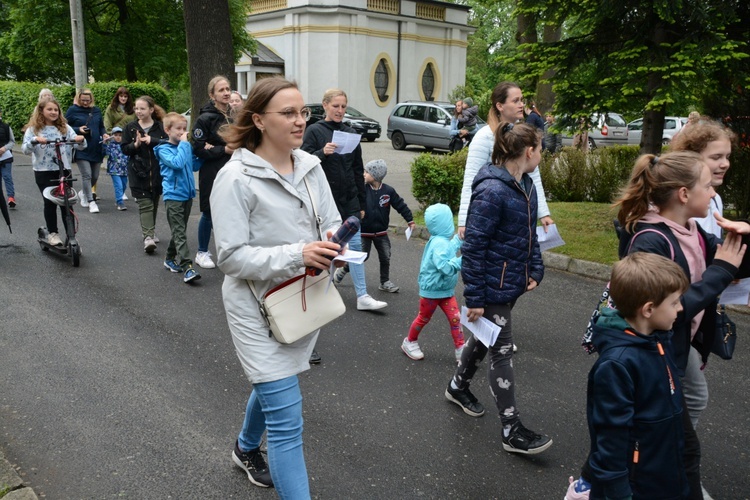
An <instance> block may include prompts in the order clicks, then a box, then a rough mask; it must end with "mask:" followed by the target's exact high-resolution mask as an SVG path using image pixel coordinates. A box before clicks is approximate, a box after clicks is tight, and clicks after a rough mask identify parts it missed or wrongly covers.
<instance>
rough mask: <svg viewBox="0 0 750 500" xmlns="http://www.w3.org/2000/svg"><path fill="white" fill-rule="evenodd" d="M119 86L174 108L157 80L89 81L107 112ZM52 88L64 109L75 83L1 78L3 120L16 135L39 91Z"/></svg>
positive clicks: (71, 102) (70, 98)
mask: <svg viewBox="0 0 750 500" xmlns="http://www.w3.org/2000/svg"><path fill="white" fill-rule="evenodd" d="M120 86H124V87H127V88H128V90H130V93H131V94H132V95H133V98H138V97H139V96H142V95H150V96H151V97H153V98H154V100H155V101H156V103H157V104H158V105H159V106H161V107H163V108H164V109H165V110H169V109H171V108H172V107H171V104H170V103H171V99H170V97H169V94H167V91H166V90H164V87H162V86H161V85H159V84H157V83H147V82H96V83H92V84H90V85H88V86H87V87H88V88H90V89H91V93H92V94H94V100H95V102H96V105H97V106H99V108H100V109H101V110H102V112H104V109H105V108H106V107H107V106H109V103H110V102H111V101H112V97H113V96H114V95H115V92H117V88H118V87H120ZM45 87H47V88H49V89H50V90H51V91H52V93H53V94H54V95H55V98H56V99H57V101H58V102H59V103H60V108H61V109H62V112H63V113H65V111H66V110H67V109H68V108H69V107H70V106H71V105H72V104H73V99H74V98H75V92H76V90H75V87H74V86H72V85H47V84H44V83H31V82H15V81H0V108H2V110H3V121H5V122H6V123H8V124H10V126H11V127H12V128H13V132H14V134H15V135H16V136H19V135H20V133H21V129H22V128H23V126H24V125H26V123H28V121H29V118H30V117H31V113H33V111H34V106H36V103H37V102H38V98H39V91H40V90H42V89H43V88H45Z"/></svg>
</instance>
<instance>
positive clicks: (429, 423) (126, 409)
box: [0, 141, 750, 499]
mask: <svg viewBox="0 0 750 500" xmlns="http://www.w3.org/2000/svg"><path fill="white" fill-rule="evenodd" d="M381 145H384V146H386V147H387V148H388V149H389V148H390V145H388V144H387V143H386V142H384V141H379V142H377V143H375V144H370V145H365V155H366V159H372V158H374V157H376V156H382V157H385V156H386V154H387V153H388V152H389V151H387V149H386V148H383V150H382V151H380V150H377V147H378V146H381ZM372 146H375V147H374V148H371V147H372ZM371 150H375V151H374V152H375V153H377V155H375V154H373V156H370V152H371ZM396 153H397V154H408V153H402V152H396ZM394 158H401V157H394ZM404 158H405V157H404ZM386 159H387V161H389V166H391V174H389V176H392V177H394V178H395V177H396V175H395V174H396V170H397V168H402V167H401V166H398V167H396V166H395V165H397V164H398V161H397V160H395V159H394V160H391V159H390V158H386ZM404 162H405V161H404ZM20 163H21V162H20V161H19V164H18V166H17V167H15V168H14V170H15V179H16V183H17V186H18V187H17V191H18V195H17V198H18V200H19V209H18V210H16V211H14V212H13V213H12V215H13V224H14V226H13V227H14V233H13V235H9V234H8V233H7V231H6V230H5V228H4V227H0V297H1V299H0V317H1V318H2V320H1V322H0V448H2V449H3V450H4V452H5V454H6V457H7V458H8V459H9V460H10V461H11V462H12V463H14V464H16V465H17V466H18V467H20V469H21V470H22V471H23V473H24V474H25V476H24V480H25V481H26V482H27V483H28V484H29V485H30V486H32V487H33V488H34V489H35V490H36V492H37V493H39V494H41V495H45V496H46V498H49V499H71V498H96V499H103V498H115V497H124V498H156V499H166V498H201V499H203V498H211V499H214V498H215V499H224V498H258V499H271V498H275V494H274V493H273V491H268V490H261V489H259V488H256V487H254V486H252V485H250V484H249V482H248V481H247V479H246V476H245V475H244V474H243V473H242V472H240V471H239V470H238V469H236V468H235V467H233V466H232V463H231V460H230V452H231V447H232V444H233V441H234V439H235V437H236V433H237V431H238V429H239V425H240V423H241V420H242V416H243V412H244V406H245V402H246V398H247V395H248V393H249V390H250V387H249V384H248V383H247V381H246V380H245V378H244V376H243V374H242V370H241V368H240V365H239V362H238V360H237V358H236V356H235V353H234V350H233V348H232V344H231V339H230V335H229V333H228V330H227V326H226V321H225V317H224V313H223V308H222V304H221V295H220V286H221V280H222V277H221V273H220V272H219V271H218V270H213V271H205V272H204V273H203V275H204V278H203V279H202V280H201V281H199V282H198V284H197V285H196V286H187V285H184V284H183V283H182V282H181V280H180V279H179V276H178V275H173V274H171V273H169V272H167V271H166V270H164V269H163V268H162V265H161V260H162V259H163V246H164V245H163V244H162V245H161V247H162V248H160V249H159V253H158V254H157V255H154V256H147V255H145V254H144V253H143V250H142V244H141V241H140V238H139V225H138V218H137V211H136V210H134V204H133V203H132V202H128V203H129V206H130V208H131V210H129V211H127V212H117V211H116V210H115V209H114V202H113V201H112V200H113V197H112V189H111V184H110V183H109V182H108V181H109V179H108V178H106V177H102V182H101V187H100V189H101V191H100V193H101V195H102V196H103V198H104V201H102V203H100V207H101V210H102V212H101V213H100V214H96V215H94V214H89V213H88V212H81V214H80V224H81V228H80V233H79V236H80V240H81V244H82V246H83V251H84V255H83V257H82V262H81V267H80V268H77V269H75V268H73V267H72V266H71V265H70V262H69V261H67V260H64V259H60V258H55V257H54V256H51V255H48V254H45V253H42V252H41V250H40V249H39V247H38V245H37V244H36V242H35V232H36V228H37V227H38V226H39V225H40V224H41V223H42V220H43V219H42V214H41V200H40V199H39V194H38V191H37V190H36V187H35V185H34V184H33V176H32V173H31V171H30V168H28V167H23V166H21V165H20ZM403 168H406V166H405V165H404V166H403ZM402 175H403V174H402ZM402 194H405V193H402ZM163 217H164V216H163V214H161V215H160V216H159V221H158V232H159V233H160V234H161V235H162V237H163V238H164V239H166V237H167V235H168V234H169V231H168V227H167V224H166V220H165V219H164V218H163ZM197 217H198V213H197V212H194V214H193V217H192V218H191V221H190V228H192V230H191V234H192V235H193V237H192V239H191V241H190V244H191V246H192V248H193V249H195V246H196V237H195V233H196V228H197ZM423 245H424V242H423V241H409V242H407V241H405V240H404V239H403V237H395V238H394V239H393V254H394V257H393V266H392V278H393V280H394V281H395V282H396V283H398V284H399V285H401V287H402V288H401V292H400V293H397V294H392V295H390V294H389V295H386V294H384V293H381V292H378V291H377V290H375V289H374V288H373V287H372V285H371V292H372V293H373V295H375V296H376V297H378V298H381V299H386V300H388V301H389V302H390V305H389V307H388V308H387V309H385V310H384V311H383V312H381V313H365V312H358V311H356V310H355V308H354V300H355V298H354V291H353V288H352V286H351V282H350V281H348V280H347V281H345V282H344V286H343V287H342V288H341V291H342V294H343V296H344V298H345V301H346V303H347V305H348V306H349V312H348V313H347V314H346V315H345V316H344V317H342V318H340V319H339V320H337V321H336V322H335V323H333V324H332V325H330V326H329V327H328V328H326V329H325V331H324V332H323V334H322V335H321V337H320V342H319V345H318V348H319V351H320V352H321V354H322V356H323V364H322V365H320V366H316V367H313V368H312V369H311V370H310V371H308V372H305V373H304V374H302V375H301V383H302V389H303V393H304V396H305V403H304V405H305V410H304V411H305V448H306V458H307V463H308V469H309V473H310V477H311V488H312V492H313V496H314V497H315V498H321V499H351V498H367V499H381V498H389V499H390V498H440V499H442V498H466V499H487V498H511V499H559V498H562V496H563V495H564V491H565V487H566V485H567V476H568V475H574V474H576V473H577V472H578V468H579V466H580V464H581V463H582V461H583V460H584V458H585V456H586V451H587V447H588V438H587V433H586V422H585V408H584V404H585V379H586V374H587V372H588V369H589V368H590V366H591V364H592V363H593V358H591V357H588V356H586V355H585V354H584V353H583V351H582V350H581V349H580V347H578V340H579V338H580V334H581V330H582V328H583V325H584V324H585V322H586V318H587V316H588V314H590V311H591V307H592V305H593V302H594V301H595V300H596V298H597V297H598V294H599V293H600V292H601V288H602V283H601V282H597V281H593V280H588V279H584V278H580V277H577V276H573V275H569V274H565V273H559V272H555V271H550V272H548V273H547V276H546V277H545V280H544V281H543V283H542V286H541V287H540V288H539V289H538V290H537V291H534V292H533V293H531V294H529V295H528V296H526V297H523V298H522V299H521V300H520V301H519V303H518V305H517V307H516V310H515V311H514V318H515V321H514V324H515V328H516V338H517V344H518V345H519V348H520V350H519V352H518V354H517V356H516V357H515V359H514V363H515V367H516V370H517V381H518V384H519V393H518V403H519V406H520V409H521V415H522V418H523V420H524V422H525V423H526V424H527V425H528V426H529V427H531V428H533V429H535V430H538V431H543V432H546V433H548V434H550V435H551V436H552V437H553V438H554V441H555V443H554V445H553V446H552V447H551V448H550V449H549V450H548V451H547V452H545V453H543V454H541V455H538V456H536V457H535V458H523V457H519V456H513V455H509V454H507V453H505V452H504V451H502V449H501V439H500V424H499V420H498V419H497V417H496V416H495V415H494V413H493V412H489V413H488V414H487V415H485V416H484V417H482V418H479V419H473V418H470V417H468V416H466V415H465V414H463V413H462V412H461V411H460V410H459V409H458V408H457V407H456V406H454V405H452V404H450V403H448V402H446V401H445V399H444V397H443V391H444V389H445V386H446V385H447V383H448V380H449V377H450V375H451V373H452V371H453V368H454V360H453V347H452V343H451V341H450V335H449V332H448V325H447V322H446V321H445V319H444V318H443V317H440V316H439V315H436V317H435V319H434V320H433V323H431V324H430V326H428V327H427V328H426V330H425V331H424V333H423V334H422V337H421V339H420V342H421V345H422V347H423V350H424V351H425V354H426V358H425V359H424V360H423V361H420V362H416V361H411V360H409V359H408V358H406V357H405V356H404V355H403V354H402V353H401V351H400V349H399V345H400V342H401V340H402V338H403V337H404V335H405V334H406V332H407V330H408V327H409V324H410V323H411V321H412V319H413V317H414V315H415V314H416V312H417V304H418V294H417V290H416V285H415V282H416V275H417V272H418V264H419V259H420V256H421V252H422V249H423ZM376 279H377V266H376V265H375V264H374V263H370V264H369V265H368V280H369V283H371V284H372V283H375V282H376ZM458 293H459V294H460V290H458ZM735 319H736V320H737V322H738V326H739V330H740V332H741V334H740V335H741V337H740V342H739V344H738V348H737V353H736V357H735V359H734V360H733V361H731V362H722V361H720V360H716V361H714V362H713V364H712V366H711V367H710V369H709V372H708V376H709V384H710V387H711V391H712V392H711V394H712V402H711V404H710V406H709V409H708V410H707V411H706V413H705V416H704V418H703V420H702V422H701V426H700V434H701V436H702V438H703V448H704V456H705V459H704V478H705V485H706V488H707V489H708V490H709V491H711V492H712V493H713V494H714V496H715V498H717V499H742V498H750V474H748V471H749V470H750V467H749V464H748V461H749V460H750V456H749V455H748V452H747V450H748V445H750V401H749V399H750V395H749V394H748V391H747V390H746V387H747V386H748V383H749V382H750V368H749V367H748V359H749V358H750V342H746V341H745V340H746V336H744V335H742V333H743V332H748V331H750V318H748V317H743V316H737V317H736V318H735ZM485 373H486V372H485V371H484V369H482V371H481V372H480V374H479V376H478V379H477V381H476V382H475V384H474V392H475V393H476V394H477V395H478V396H479V397H480V399H481V400H482V401H483V402H484V403H485V404H487V405H488V406H489V404H490V401H491V400H490V395H489V390H488V388H487V383H486V375H485Z"/></svg>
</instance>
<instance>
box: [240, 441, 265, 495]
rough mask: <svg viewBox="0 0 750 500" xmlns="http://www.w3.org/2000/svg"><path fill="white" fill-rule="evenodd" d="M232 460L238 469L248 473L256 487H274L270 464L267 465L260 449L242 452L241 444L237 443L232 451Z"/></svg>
mask: <svg viewBox="0 0 750 500" xmlns="http://www.w3.org/2000/svg"><path fill="white" fill-rule="evenodd" d="M232 460H233V461H234V463H235V464H237V467H239V468H240V469H242V470H244V471H245V472H246V473H247V478H248V479H249V480H250V482H251V483H253V484H254V485H255V486H260V487H261V488H269V487H272V486H273V479H271V471H270V470H269V469H268V464H266V460H265V459H264V458H263V454H262V452H261V451H260V448H255V449H254V450H250V451H242V450H240V445H239V443H237V442H235V443H234V451H232Z"/></svg>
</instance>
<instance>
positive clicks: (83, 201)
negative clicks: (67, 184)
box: [78, 189, 89, 208]
mask: <svg viewBox="0 0 750 500" xmlns="http://www.w3.org/2000/svg"><path fill="white" fill-rule="evenodd" d="M78 199H80V200H81V206H82V207H83V208H86V207H88V206H89V200H87V199H86V195H85V194H83V189H81V190H80V191H78Z"/></svg>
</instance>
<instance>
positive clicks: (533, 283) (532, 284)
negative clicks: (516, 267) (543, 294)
mask: <svg viewBox="0 0 750 500" xmlns="http://www.w3.org/2000/svg"><path fill="white" fill-rule="evenodd" d="M537 285H539V283H537V282H536V280H535V279H534V278H529V285H528V286H527V287H526V291H527V292H530V291H532V290H533V289H534V288H536V287H537Z"/></svg>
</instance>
